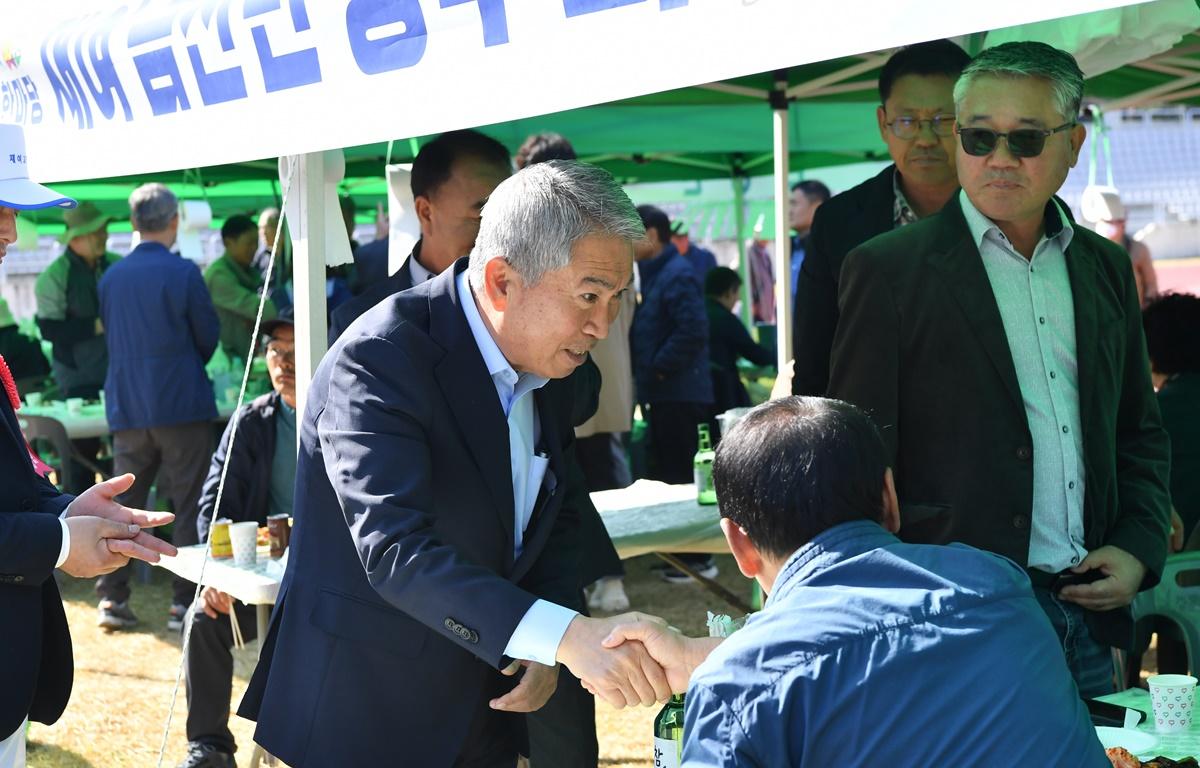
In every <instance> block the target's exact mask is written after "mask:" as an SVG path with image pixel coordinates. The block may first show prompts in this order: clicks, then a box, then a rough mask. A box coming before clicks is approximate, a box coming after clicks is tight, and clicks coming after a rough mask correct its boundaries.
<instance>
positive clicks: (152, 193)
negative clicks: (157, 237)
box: [129, 183, 179, 232]
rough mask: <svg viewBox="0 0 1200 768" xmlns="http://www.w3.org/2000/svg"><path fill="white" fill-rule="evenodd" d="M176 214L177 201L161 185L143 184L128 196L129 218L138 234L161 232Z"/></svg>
mask: <svg viewBox="0 0 1200 768" xmlns="http://www.w3.org/2000/svg"><path fill="white" fill-rule="evenodd" d="M178 212H179V200H178V199H177V198H176V197H175V193H174V192H172V191H171V190H169V189H167V188H166V187H165V186H163V185H162V184H158V183H151V184H143V185H142V186H140V187H138V188H137V189H135V190H133V194H132V195H130V196H129V218H130V219H131V220H132V224H133V228H134V229H135V230H137V231H138V232H162V231H163V230H165V229H166V228H167V227H168V226H170V224H171V219H173V218H174V217H175V214H177V213H178Z"/></svg>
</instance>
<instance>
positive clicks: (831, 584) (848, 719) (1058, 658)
mask: <svg viewBox="0 0 1200 768" xmlns="http://www.w3.org/2000/svg"><path fill="white" fill-rule="evenodd" d="M684 738H685V746H684V751H683V762H684V765H687V766H718V765H719V766H733V765H737V766H830V765H862V766H867V765H881V766H916V765H972V766H988V765H996V766H1000V765H1047V766H1049V765H1053V766H1057V767H1058V768H1072V767H1073V766H1095V768H1106V767H1107V766H1108V765H1109V762H1108V760H1107V758H1105V756H1104V750H1103V749H1102V748H1101V746H1100V742H1099V741H1098V740H1097V738H1096V732H1095V730H1094V729H1093V727H1092V725H1091V722H1090V720H1089V718H1088V713H1087V710H1086V708H1085V707H1084V705H1083V703H1082V701H1081V700H1080V698H1079V694H1078V693H1077V691H1076V688H1075V683H1074V681H1073V680H1072V679H1071V674H1070V672H1068V671H1067V665H1066V662H1065V660H1064V658H1063V652H1062V649H1061V647H1060V646H1059V644H1058V640H1057V637H1056V636H1055V634H1054V630H1053V629H1051V627H1050V622H1049V620H1048V619H1047V618H1046V615H1045V614H1044V613H1043V612H1042V610H1041V608H1039V607H1038V604H1037V602H1036V601H1035V599H1034V596H1033V592H1032V591H1031V590H1030V586H1029V580H1028V578H1027V577H1026V575H1025V572H1024V571H1023V570H1022V569H1021V568H1020V567H1018V566H1017V565H1016V564H1015V563H1013V562H1011V561H1010V560H1007V559H1005V558H1003V557H1000V556H998V555H993V554H989V553H987V552H982V551H980V550H977V549H974V548H971V547H967V546H964V545H961V544H951V545H949V546H933V545H921V544H903V543H901V542H900V541H899V540H898V539H897V538H896V537H894V536H892V535H891V534H889V533H887V532H886V531H885V530H884V529H883V528H881V527H880V526H878V525H876V524H875V523H872V522H868V521H862V522H853V523H844V524H842V525H839V526H836V527H834V528H832V529H830V530H828V531H825V532H824V533H822V534H821V535H819V536H817V537H816V539H814V540H813V541H812V542H811V543H809V544H808V545H806V546H804V547H802V548H801V549H800V550H798V551H797V552H796V553H795V554H793V555H792V557H791V558H790V559H789V560H788V561H787V563H786V565H785V566H784V568H783V570H782V571H781V572H780V574H779V576H778V578H777V580H776V583H775V590H774V592H773V594H772V595H771V597H770V600H769V601H768V603H767V605H766V608H765V609H764V610H763V611H762V612H760V613H758V614H756V615H754V616H753V617H751V619H750V621H748V622H747V624H746V627H745V628H744V629H742V630H741V631H739V632H737V633H735V634H734V635H733V636H732V637H731V638H730V639H729V640H726V641H725V642H724V643H723V644H722V645H721V646H720V647H718V648H717V649H716V650H715V651H714V652H713V653H712V655H710V656H709V658H708V660H707V661H706V662H705V663H704V664H703V665H701V666H700V667H699V669H697V670H696V673H695V674H694V675H693V676H692V681H691V686H690V687H689V688H688V693H687V704H686V715H685V726H684Z"/></svg>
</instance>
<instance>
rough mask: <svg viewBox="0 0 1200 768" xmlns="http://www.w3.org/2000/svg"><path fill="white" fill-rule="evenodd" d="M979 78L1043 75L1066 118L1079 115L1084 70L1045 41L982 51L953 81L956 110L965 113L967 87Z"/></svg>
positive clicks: (1006, 44) (1001, 46)
mask: <svg viewBox="0 0 1200 768" xmlns="http://www.w3.org/2000/svg"><path fill="white" fill-rule="evenodd" d="M977 77H1003V78H1010V79H1012V78H1019V77H1040V78H1042V79H1043V80H1046V81H1047V82H1049V83H1050V88H1051V90H1052V92H1053V93H1054V106H1055V108H1056V109H1058V111H1059V114H1061V115H1062V116H1063V118H1064V119H1066V120H1074V119H1075V118H1076V117H1077V116H1078V115H1079V106H1080V104H1081V102H1082V101H1083V72H1081V71H1080V69H1079V65H1078V64H1077V63H1075V57H1074V56H1072V55H1071V54H1069V53H1067V52H1066V51H1060V50H1059V49H1057V48H1054V47H1052V46H1049V45H1046V44H1045V43H1038V42H1033V41H1025V42H1019V43H1004V44H1003V45H997V46H995V47H994V48H988V49H986V50H984V51H982V52H980V54H979V55H978V56H976V57H975V58H974V59H972V60H971V63H970V64H967V67H966V69H964V70H963V73H962V74H961V75H960V76H959V78H958V81H957V82H956V83H955V84H954V110H955V112H959V113H961V112H962V103H963V100H964V99H965V98H966V95H967V89H968V88H969V87H970V86H971V83H972V82H974V81H975V78H977ZM960 117H961V114H960Z"/></svg>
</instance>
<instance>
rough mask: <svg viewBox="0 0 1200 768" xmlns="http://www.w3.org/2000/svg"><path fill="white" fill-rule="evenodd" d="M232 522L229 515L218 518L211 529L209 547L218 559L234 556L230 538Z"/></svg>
mask: <svg viewBox="0 0 1200 768" xmlns="http://www.w3.org/2000/svg"><path fill="white" fill-rule="evenodd" d="M232 524H233V521H232V520H230V519H229V518H227V517H222V518H218V519H217V520H214V521H213V524H212V528H211V529H210V531H209V534H208V537H209V540H210V544H209V549H210V550H211V551H212V556H213V557H214V558H216V559H218V560H219V559H222V558H228V557H233V543H232V542H231V541H230V539H229V526H230V525H232Z"/></svg>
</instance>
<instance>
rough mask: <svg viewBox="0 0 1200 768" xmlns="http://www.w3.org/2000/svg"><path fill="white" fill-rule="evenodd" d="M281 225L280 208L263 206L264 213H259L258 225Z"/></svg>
mask: <svg viewBox="0 0 1200 768" xmlns="http://www.w3.org/2000/svg"><path fill="white" fill-rule="evenodd" d="M278 225H279V209H278V208H263V210H262V213H260V214H258V226H260V227H268V226H270V227H275V226H278Z"/></svg>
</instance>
